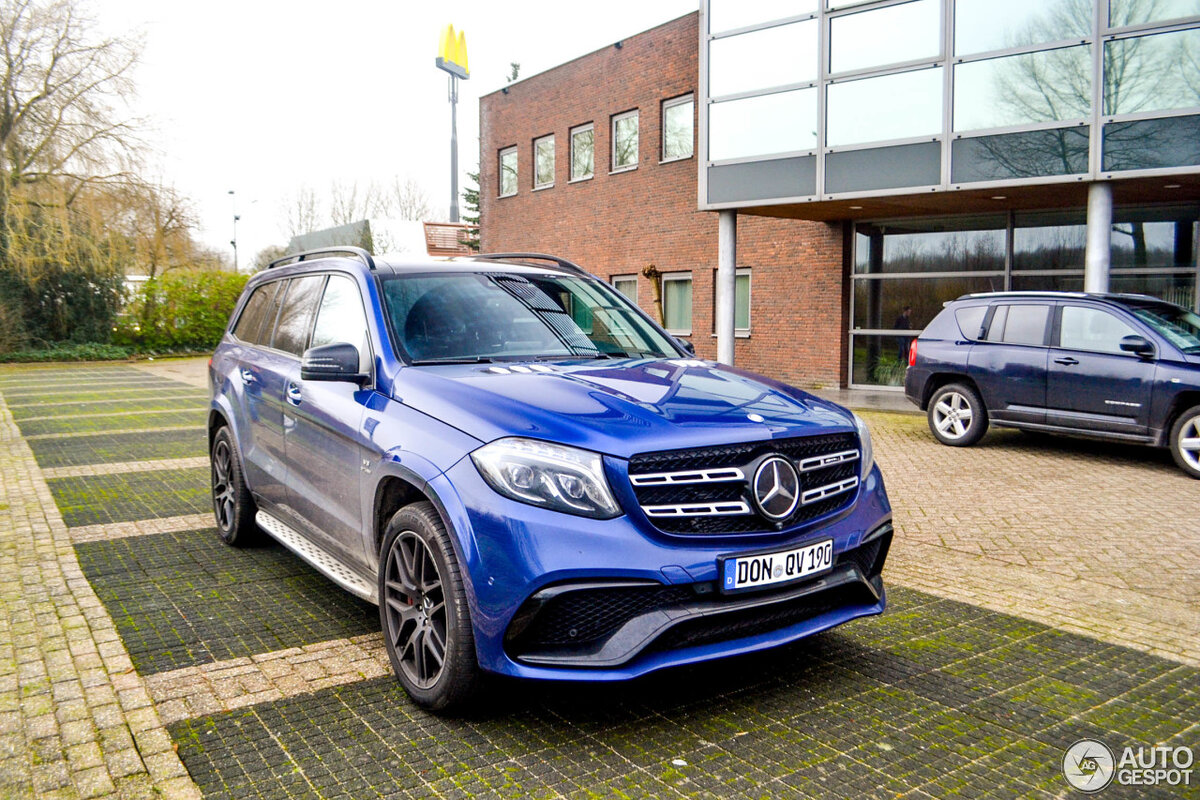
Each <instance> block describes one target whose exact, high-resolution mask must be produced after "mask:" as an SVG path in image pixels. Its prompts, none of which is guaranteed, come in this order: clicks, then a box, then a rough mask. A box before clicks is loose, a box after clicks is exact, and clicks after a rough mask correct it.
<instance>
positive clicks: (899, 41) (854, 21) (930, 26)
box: [829, 0, 942, 73]
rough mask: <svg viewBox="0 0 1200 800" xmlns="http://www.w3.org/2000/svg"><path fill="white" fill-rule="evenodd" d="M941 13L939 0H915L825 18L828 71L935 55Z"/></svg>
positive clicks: (860, 68)
mask: <svg viewBox="0 0 1200 800" xmlns="http://www.w3.org/2000/svg"><path fill="white" fill-rule="evenodd" d="M941 15H942V4H941V2H940V0H917V2H915V3H901V4H900V5H894V6H885V7H884V8H879V9H875V10H872V11H862V12H859V13H857V14H846V15H845V16H841V17H834V18H833V19H831V20H830V21H829V40H830V47H829V53H830V55H829V71H830V72H833V73H839V72H853V71H858V70H863V69H869V68H871V67H879V66H883V65H885V64H899V63H904V62H908V61H917V60H920V59H926V58H936V57H937V56H938V55H939V54H940V52H941V35H940V34H941ZM867 42H869V43H870V44H869V45H866V44H865V43H867Z"/></svg>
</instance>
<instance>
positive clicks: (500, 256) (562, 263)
mask: <svg viewBox="0 0 1200 800" xmlns="http://www.w3.org/2000/svg"><path fill="white" fill-rule="evenodd" d="M471 258H479V259H483V260H485V261H502V260H505V259H513V260H518V259H523V260H526V261H528V260H533V261H552V262H553V263H555V264H557V265H558V266H559V267H561V268H562V269H565V270H569V271H570V272H578V273H579V274H580V275H588V276H590V275H591V273H590V272H588V271H587V270H586V269H584V268H583V267H581V266H579V265H578V264H576V263H575V262H574V261H568V260H567V259H565V258H559V257H558V256H550V255H546V254H545V253H475V254H474V255H472V256H471Z"/></svg>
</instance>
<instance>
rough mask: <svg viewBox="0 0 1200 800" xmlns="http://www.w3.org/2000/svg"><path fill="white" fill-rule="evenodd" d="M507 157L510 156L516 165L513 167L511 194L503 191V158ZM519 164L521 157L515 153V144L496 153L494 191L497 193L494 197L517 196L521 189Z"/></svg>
mask: <svg viewBox="0 0 1200 800" xmlns="http://www.w3.org/2000/svg"><path fill="white" fill-rule="evenodd" d="M507 155H511V156H512V157H513V160H514V161H515V162H516V163H515V164H514V165H513V190H512V191H511V192H508V193H505V191H504V157H505V156H507ZM520 164H521V156H520V154H519V153H518V152H517V146H516V145H515V144H514V145H509V146H508V147H502V148H500V150H499V151H498V152H497V153H496V170H497V171H496V191H497V194H496V197H497V198H503V197H513V196H514V195H516V194H517V192H518V191H520V188H521V171H520Z"/></svg>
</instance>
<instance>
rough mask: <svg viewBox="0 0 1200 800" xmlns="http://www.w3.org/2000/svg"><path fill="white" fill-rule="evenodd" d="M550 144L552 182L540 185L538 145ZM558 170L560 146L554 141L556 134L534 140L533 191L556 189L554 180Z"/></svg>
mask: <svg viewBox="0 0 1200 800" xmlns="http://www.w3.org/2000/svg"><path fill="white" fill-rule="evenodd" d="M547 141H548V142H550V180H549V182H547V183H538V145H540V144H542V143H543V142H547ZM557 169H558V145H557V144H556V142H555V141H554V134H553V133H548V134H546V135H545V136H539V137H537V138H536V139H534V140H533V190H534V191H535V192H536V191H538V190H539V189H550V188H553V187H554V178H555V177H556V171H557Z"/></svg>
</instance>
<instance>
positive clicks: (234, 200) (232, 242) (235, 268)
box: [229, 189, 241, 272]
mask: <svg viewBox="0 0 1200 800" xmlns="http://www.w3.org/2000/svg"><path fill="white" fill-rule="evenodd" d="M229 197H230V203H231V204H232V205H233V238H232V239H230V240H229V244H230V245H231V246H232V247H233V271H234V272H237V271H238V253H237V224H238V220H239V219H241V217H239V216H238V213H237V195H236V194H235V193H234V191H233V189H230V190H229Z"/></svg>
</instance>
